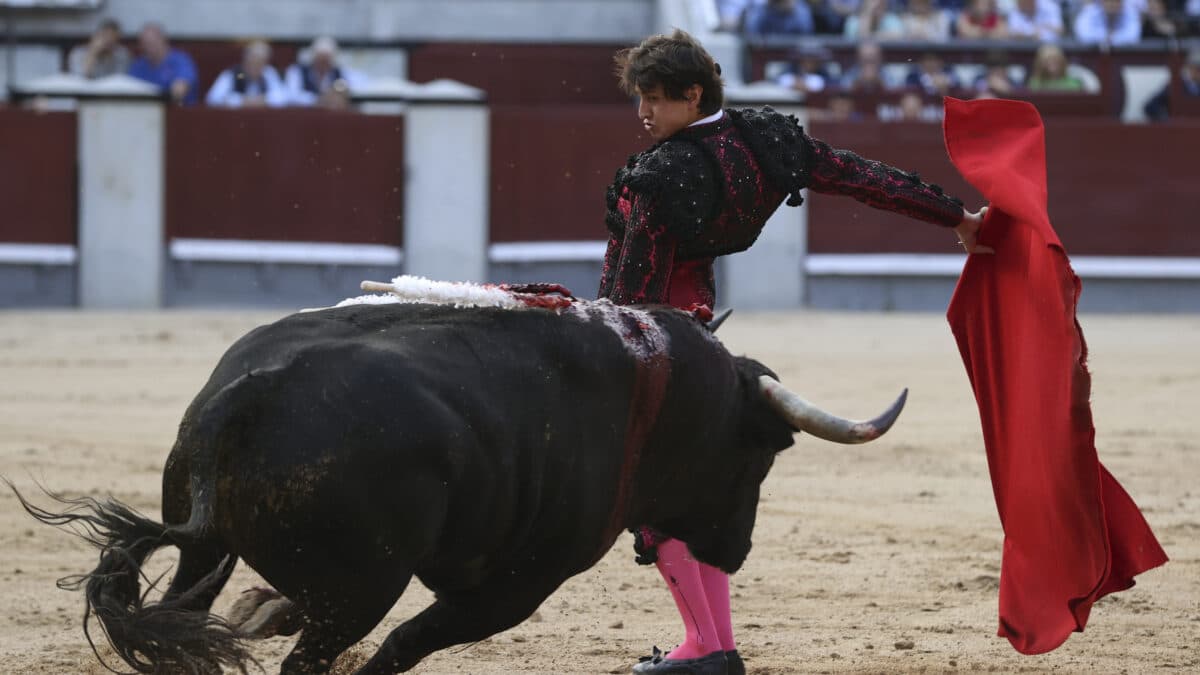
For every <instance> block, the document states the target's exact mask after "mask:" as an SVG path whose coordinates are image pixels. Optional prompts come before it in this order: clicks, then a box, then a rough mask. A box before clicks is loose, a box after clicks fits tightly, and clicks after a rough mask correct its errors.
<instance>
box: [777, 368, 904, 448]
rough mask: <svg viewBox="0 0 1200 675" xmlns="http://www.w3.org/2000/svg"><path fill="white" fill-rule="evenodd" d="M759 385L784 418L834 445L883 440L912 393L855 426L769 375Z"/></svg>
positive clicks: (851, 421) (901, 394)
mask: <svg viewBox="0 0 1200 675" xmlns="http://www.w3.org/2000/svg"><path fill="white" fill-rule="evenodd" d="M758 383H759V387H760V388H761V390H762V394H763V397H765V398H766V399H767V402H768V403H769V404H770V405H771V407H772V408H773V409H774V410H775V412H777V413H779V416H780V417H782V418H783V419H785V420H787V421H788V422H789V423H790V424H791V425H792V426H793V427H795V428H797V429H799V430H800V431H804V432H808V433H810V434H812V435H813V436H816V437H817V438H824V439H825V440H827V441H833V442H834V443H866V442H867V441H873V440H875V439H876V438H879V437H880V436H882V435H883V434H884V433H886V432H887V430H888V429H890V428H891V427H892V423H894V422H895V421H896V418H897V417H899V416H900V411H901V410H903V409H904V401H905V400H906V399H907V398H908V389H905V390H904V391H902V392H900V396H899V397H898V398H897V399H896V400H895V402H893V403H892V405H891V407H889V408H888V409H887V410H885V411H884V412H883V414H881V415H879V416H878V417H875V418H874V419H869V420H866V421H863V422H855V421H853V420H847V419H842V418H841V417H837V416H836V415H831V414H829V413H827V412H825V411H824V410H821V409H820V408H818V407H817V406H815V405H813V404H811V403H809V402H808V401H805V400H804V399H802V398H800V397H799V396H798V395H796V394H795V393H793V392H791V391H788V389H787V388H786V387H784V386H783V385H782V384H780V383H779V382H777V381H775V380H773V379H771V378H770V377H767V376H766V375H763V376H761V377H759V378H758Z"/></svg>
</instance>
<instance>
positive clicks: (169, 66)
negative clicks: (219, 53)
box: [129, 22, 198, 105]
mask: <svg viewBox="0 0 1200 675" xmlns="http://www.w3.org/2000/svg"><path fill="white" fill-rule="evenodd" d="M138 48H139V49H140V50H141V52H142V55H141V56H140V57H138V58H137V59H136V60H134V62H133V64H132V65H130V66H129V74H130V75H132V76H134V77H136V78H138V79H139V80H145V81H147V82H149V83H151V84H154V85H157V86H158V88H159V90H160V91H161V92H162V93H163V95H164V96H166V97H167V98H168V99H169V100H170V101H171V102H172V103H177V104H180V105H193V104H194V103H196V101H197V99H198V95H197V93H196V90H197V84H198V78H197V76H196V64H195V63H193V62H192V57H190V56H188V55H187V54H186V53H184V52H183V51H180V50H178V49H174V48H172V47H171V42H170V40H168V39H167V31H166V29H164V28H163V27H162V24H158V23H153V22H151V23H147V24H146V25H145V26H142V30H141V32H140V33H138Z"/></svg>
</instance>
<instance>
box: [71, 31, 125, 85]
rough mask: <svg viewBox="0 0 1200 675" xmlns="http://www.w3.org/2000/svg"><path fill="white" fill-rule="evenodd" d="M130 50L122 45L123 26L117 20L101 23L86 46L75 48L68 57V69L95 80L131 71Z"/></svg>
mask: <svg viewBox="0 0 1200 675" xmlns="http://www.w3.org/2000/svg"><path fill="white" fill-rule="evenodd" d="M129 62H130V57H129V50H128V49H125V47H124V45H122V44H121V24H119V23H117V21H116V19H105V20H103V21H101V22H100V25H99V26H97V27H96V30H95V31H94V32H93V33H92V37H91V39H89V40H88V41H87V43H86V44H81V45H77V46H75V47H74V48H73V49H72V50H71V53H70V54H69V55H67V69H68V70H69V71H70V72H72V73H74V74H76V75H81V76H83V77H86V78H88V79H94V78H97V77H108V76H109V75H116V74H118V73H124V72H126V71H128V70H129Z"/></svg>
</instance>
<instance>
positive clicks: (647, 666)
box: [633, 647, 745, 675]
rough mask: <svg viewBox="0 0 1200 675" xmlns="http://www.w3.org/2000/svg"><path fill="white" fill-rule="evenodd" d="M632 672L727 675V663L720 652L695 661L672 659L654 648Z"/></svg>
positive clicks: (641, 674) (644, 673) (723, 654)
mask: <svg viewBox="0 0 1200 675" xmlns="http://www.w3.org/2000/svg"><path fill="white" fill-rule="evenodd" d="M738 662H739V663H740V662H741V657H738ZM633 672H634V673H636V674H637V675H728V673H729V662H728V659H727V658H726V657H725V652H721V651H717V652H713V653H711V654H709V655H707V656H701V657H699V658H695V659H672V658H668V657H667V656H666V655H665V654H663V653H662V651H661V650H660V649H659V648H658V647H655V648H654V652H653V653H652V654H651V655H650V656H643V657H642V661H641V663H639V664H637V665H636V666H634V667H633ZM743 672H745V671H744V669H743Z"/></svg>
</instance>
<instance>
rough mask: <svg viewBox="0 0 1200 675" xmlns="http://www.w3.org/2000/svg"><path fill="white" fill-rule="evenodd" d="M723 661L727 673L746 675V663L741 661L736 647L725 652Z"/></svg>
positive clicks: (729, 674) (730, 674)
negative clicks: (725, 664)
mask: <svg viewBox="0 0 1200 675" xmlns="http://www.w3.org/2000/svg"><path fill="white" fill-rule="evenodd" d="M725 663H727V664H728V665H727V666H726V668H727V670H726V671H725V672H726V673H728V675H746V664H744V663H742V655H741V654H739V653H737V650H736V649H731V650H729V651H727V652H725Z"/></svg>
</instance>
